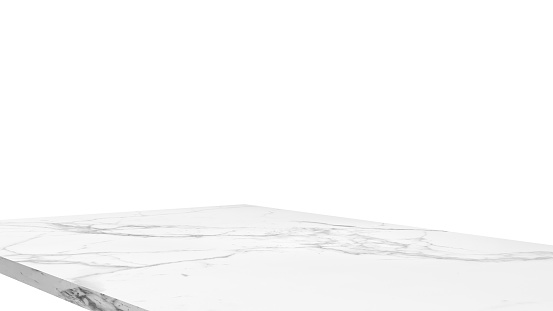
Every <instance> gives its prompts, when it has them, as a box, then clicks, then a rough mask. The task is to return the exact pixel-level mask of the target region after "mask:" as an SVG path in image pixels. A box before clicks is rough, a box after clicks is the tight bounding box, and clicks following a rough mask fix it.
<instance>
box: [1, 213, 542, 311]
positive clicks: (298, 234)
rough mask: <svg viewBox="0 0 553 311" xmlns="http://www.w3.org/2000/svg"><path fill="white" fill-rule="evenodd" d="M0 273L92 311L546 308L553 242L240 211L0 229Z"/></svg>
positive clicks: (11, 224) (62, 220) (82, 219)
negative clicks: (521, 240) (538, 242)
mask: <svg viewBox="0 0 553 311" xmlns="http://www.w3.org/2000/svg"><path fill="white" fill-rule="evenodd" d="M513 230H516V227H515V226H514V227H513ZM0 272H1V273H3V274H6V275H8V276H10V277H12V278H15V279H18V280H20V281H22V282H25V283H27V284H29V285H31V286H34V287H37V288H39V289H41V290H44V291H46V292H48V293H51V294H53V295H56V296H58V297H60V298H63V299H65V300H68V301H71V302H73V303H75V304H77V305H80V306H82V307H85V308H87V309H89V310H94V311H103V310H109V311H121V310H122V311H136V310H140V311H142V310H147V311H177V310H178V311H272V310H279V311H282V310H288V311H290V310H298V311H300V310H302V311H303V310H318V311H326V310H328V311H331V310H332V311H335V310H348V311H405V310H413V311H444V310H447V311H483V310H502V311H503V310H504V311H551V310H553V247H552V246H547V245H538V244H532V243H523V242H515V241H508V240H501V239H493V238H486V237H478V236H471V235H463V234H456V233H450V232H444V231H436V230H425V229H418V228H411V227H405V226H397V225H389V224H383V223H375V222H369V221H361V220H352V219H345V218H338V217H330V216H322V215H314V214H306V213H299V212H292V211H285V210H279V209H271V208H264V207H255V206H249V205H236V206H221V207H206V208H192V209H177V210H162V211H146V212H134V213H122V214H105V215H86V216H70V217H58V218H42V219H23V220H8V221H0ZM22 303H24V302H22ZM22 308H24V306H22Z"/></svg>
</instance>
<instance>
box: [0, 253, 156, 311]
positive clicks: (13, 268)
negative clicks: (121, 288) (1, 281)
mask: <svg viewBox="0 0 553 311" xmlns="http://www.w3.org/2000/svg"><path fill="white" fill-rule="evenodd" d="M0 273H1V274H4V275H6V276H8V277H10V278H12V279H14V280H17V281H20V282H22V283H25V284H27V285H29V286H32V287H34V288H37V289H39V290H41V291H43V292H46V293H48V294H51V295H54V296H56V297H58V298H61V299H63V300H65V301H68V302H71V303H73V304H75V305H77V306H79V307H83V308H85V309H88V310H91V311H146V310H144V309H142V308H139V307H136V306H133V305H131V304H128V303H126V302H124V301H120V300H118V299H115V298H112V297H109V296H107V295H104V294H102V293H98V292H95V291H93V290H91V289H88V288H86V287H83V286H79V285H76V284H73V283H71V282H68V281H65V280H62V279H60V278H57V277H55V276H52V275H49V274H47V273H44V272H41V271H38V270H36V269H33V268H29V267H26V266H24V265H22V264H19V263H16V262H13V261H11V260H8V259H5V258H2V257H0Z"/></svg>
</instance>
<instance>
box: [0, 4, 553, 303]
mask: <svg viewBox="0 0 553 311" xmlns="http://www.w3.org/2000/svg"><path fill="white" fill-rule="evenodd" d="M551 16H553V5H551V3H550V1H508V0H502V1H481V0H479V1H350V0H345V1H324V0H323V1H321V0H318V1H307V0H293V1H292V0H279V1H259V0H257V1H253V0H252V1H244V0H237V1H211V0H205V1H140V0H133V1H113V0H110V1H98V0H97V1H56V0H54V1H24V0H23V1H3V2H1V3H0V216H1V217H0V218H1V219H10V218H25V217H41V216H56V215H68V214H85V213H102V212H106V213H108V212H116V211H131V210H144V209H166V208H180V207H196V206H210V205H226V204H239V203H248V204H255V205H262V206H268V207H277V208H284V209H292V210H299V211H308V212H315V213H322V214H330V215H337V216H346V217H353V218H360V219H366V220H374V221H382V222H390V223H396V224H404V225H412V226H420V227H428V228H433V229H445V230H451V231H458V232H464V233H472V234H479V235H489V236H494V237H503V238H508V239H516V240H523V241H531V242H538V243H546V244H553V226H551V213H550V210H551V208H552V206H553V191H552V189H553V160H552V159H553V141H552V136H553V122H552V120H553V108H552V104H553V57H551V55H553V40H551V38H552V35H553V19H552V18H551ZM0 290H1V291H2V293H3V295H2V299H3V306H6V308H7V309H29V310H30V309H32V308H36V309H38V308H40V309H44V308H47V309H55V310H76V308H77V307H73V306H71V305H69V304H67V303H65V302H63V301H61V300H59V301H58V299H56V298H53V297H49V296H48V295H46V294H38V293H37V292H36V290H35V289H32V288H30V287H28V286H26V285H22V284H19V283H17V282H15V281H12V280H10V279H7V278H6V277H1V278H0ZM8 293H9V294H8ZM4 294H7V296H9V297H6V295H4ZM27 297H32V299H30V298H27Z"/></svg>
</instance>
